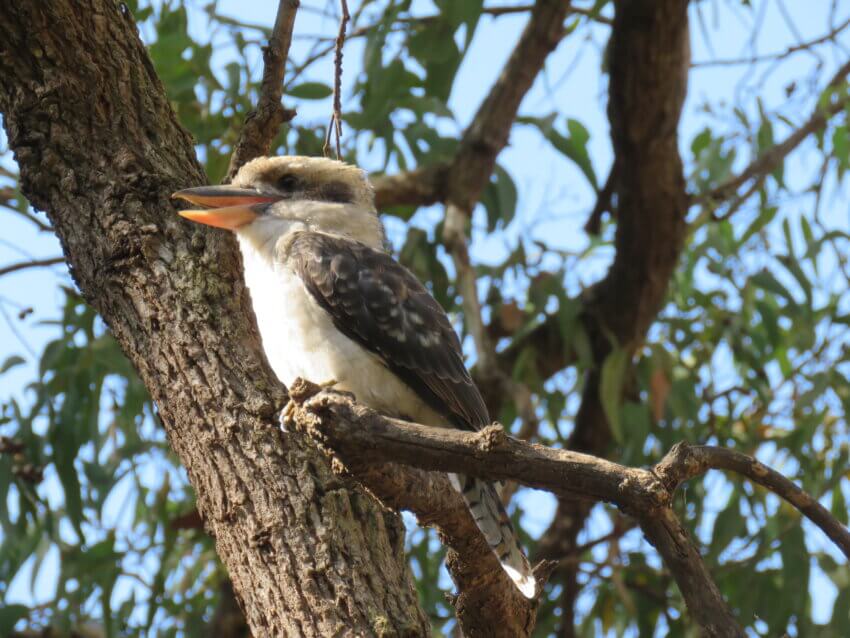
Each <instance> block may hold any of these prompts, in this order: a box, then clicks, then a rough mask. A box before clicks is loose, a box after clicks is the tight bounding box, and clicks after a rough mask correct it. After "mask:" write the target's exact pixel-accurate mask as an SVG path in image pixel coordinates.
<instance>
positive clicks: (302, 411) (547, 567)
mask: <svg viewBox="0 0 850 638" xmlns="http://www.w3.org/2000/svg"><path fill="white" fill-rule="evenodd" d="M319 390H320V388H319V387H318V386H316V385H314V384H312V383H309V382H307V381H303V380H297V381H296V382H295V383H293V384H292V387H291V388H290V397H291V401H290V403H289V404H288V405H287V406H286V408H285V409H284V411H283V413H282V414H281V424H282V426H283V428H284V430H285V431H286V432H287V436H293V435H294V434H295V431H298V432H305V433H308V434H314V433H317V432H318V431H320V430H321V429H322V427H321V425H320V421H321V420H323V419H324V417H322V418H321V419H320V418H319V417H318V416H317V408H318V411H321V409H322V408H321V407H319V406H320V405H321V404H322V402H323V401H324V400H325V399H326V398H327V399H329V400H330V401H331V402H332V403H330V404H329V406H341V407H342V409H346V410H348V411H349V413H352V411H354V410H358V411H362V413H363V414H364V417H365V418H370V417H371V416H372V415H374V416H376V417H377V418H378V419H383V417H380V416H378V415H376V414H375V413H374V412H371V411H370V410H368V409H367V408H365V407H363V406H360V405H358V404H355V403H353V402H352V400H351V399H350V398H349V397H348V396H347V395H341V394H340V393H337V392H333V391H329V392H324V393H321V394H318V392H319ZM330 409H334V408H333V407H331V408H330ZM375 443H377V440H376V441H375ZM333 466H334V469H335V471H337V472H343V471H347V472H349V473H351V474H352V475H353V476H354V477H355V478H356V479H357V480H358V481H359V482H360V483H361V484H362V485H363V486H364V487H366V488H367V489H368V490H369V492H370V493H372V494H374V495H375V496H377V497H378V498H379V499H380V500H381V501H382V502H383V503H384V504H385V505H386V506H387V507H390V508H392V509H394V510H396V511H399V510H408V511H410V512H412V513H413V514H414V515H415V516H416V517H417V520H418V522H419V524H420V525H421V526H423V527H433V528H435V529H436V530H437V531H438V533H439V534H440V537H441V540H442V541H443V542H444V544H445V545H446V546H447V547H448V548H449V552H448V555H447V557H446V564H447V566H448V567H449V573H450V574H451V576H452V578H453V579H454V581H455V584H456V585H457V589H458V591H459V592H461V594H462V595H458V596H454V597H452V599H451V600H452V604H453V605H454V606H455V611H456V615H457V618H458V621H459V622H460V624H461V627H462V629H463V631H464V635H465V636H469V637H470V638H473V637H476V636H480V637H481V638H490V637H504V638H528V637H529V636H531V633H532V630H533V629H534V622H535V619H536V613H537V606H538V602H539V601H530V600H528V599H527V598H525V597H524V596H523V595H522V594H520V593H519V591H518V590H517V589H516V587H514V586H513V584H512V583H511V582H510V580H509V579H508V577H507V575H506V574H505V573H504V570H502V569H501V568H500V566H499V564H498V562H497V561H496V558H495V557H494V555H493V552H492V550H491V549H490V548H489V546H488V545H487V543H486V541H485V540H484V537H483V536H482V535H481V533H480V532H479V531H478V528H477V526H476V524H475V521H474V520H473V519H472V516H471V514H470V513H469V508H468V507H467V505H466V503H465V502H464V501H463V499H462V498H461V497H460V495H459V494H458V493H457V492H456V491H455V490H454V489H453V488H452V487H451V484H450V483H449V480H448V478H447V477H446V476H445V474H442V473H434V472H426V471H423V470H421V469H417V468H414V467H409V466H406V465H403V464H398V463H396V459H393V458H391V457H390V456H387V457H383V458H381V459H380V460H379V459H373V458H368V457H366V456H364V457H363V462H362V463H360V462H358V460H357V458H348V459H347V461H346V463H345V466H344V467H343V465H342V464H340V463H338V462H335V463H333ZM555 565H556V563H549V562H544V563H542V564H541V565H539V566H538V568H537V569H536V570H535V573H536V576H537V579H538V582H542V583H545V582H546V580H547V578H548V575H549V572H550V571H551V569H552V568H553V567H554V566H555Z"/></svg>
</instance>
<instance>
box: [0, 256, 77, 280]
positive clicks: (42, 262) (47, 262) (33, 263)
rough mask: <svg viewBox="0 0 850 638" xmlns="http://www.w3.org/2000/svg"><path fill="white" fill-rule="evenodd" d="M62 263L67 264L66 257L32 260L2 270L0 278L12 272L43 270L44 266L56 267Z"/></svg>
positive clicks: (0, 269)
mask: <svg viewBox="0 0 850 638" xmlns="http://www.w3.org/2000/svg"><path fill="white" fill-rule="evenodd" d="M62 263H65V258H64V257H49V258H47V259H30V260H27V261H21V262H18V263H15V264H9V265H8V266H3V267H2V268H0V277H2V276H3V275H8V274H9V273H12V272H18V271H19V270H25V269H27V268H43V267H44V266H55V265H56V264H62Z"/></svg>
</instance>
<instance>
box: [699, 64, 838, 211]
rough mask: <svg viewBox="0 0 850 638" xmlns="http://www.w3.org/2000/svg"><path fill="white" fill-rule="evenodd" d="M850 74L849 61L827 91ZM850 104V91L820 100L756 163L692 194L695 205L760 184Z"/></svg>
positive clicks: (726, 197) (716, 200)
mask: <svg viewBox="0 0 850 638" xmlns="http://www.w3.org/2000/svg"><path fill="white" fill-rule="evenodd" d="M848 74H850V62H847V63H845V64H844V65H843V66H842V67H841V68H840V69H838V71H837V72H836V73H835V75H834V76H833V77H832V79H831V80H830V81H829V84H828V85H827V87H826V90H829V89H834V88H836V87H838V86H840V85H841V84H842V83H843V82H844V81H845V79H846V77H847V75H848ZM848 103H850V93H845V94H844V95H839V96H838V97H836V98H834V99H833V96H830V101H829V102H828V103H827V104H825V105H824V104H820V103H818V105H817V106H816V107H815V109H814V111H813V112H812V114H811V115H810V116H809V119H808V120H806V122H805V123H804V124H803V125H802V126H800V127H799V128H798V129H796V130H795V131H794V132H793V133H791V134H790V135H789V136H788V137H786V138H785V140H784V141H783V142H781V143H779V144H777V145H776V146H773V147H771V148H769V149H768V150H766V151H765V152H764V153H762V154H761V155H759V156H758V157H757V158H756V159H755V160H753V162H752V163H750V165H749V166H747V167H746V168H745V169H744V170H743V171H741V172H740V173H738V174H737V175H735V176H733V177H730V178H729V179H727V180H726V181H725V182H723V183H722V184H720V185H719V186H716V187H715V188H713V189H711V190H710V191H708V192H705V193H699V194H696V195H692V196H691V204H698V203H706V202H723V201H726V200H728V199H729V198H730V197H732V196H733V195H734V194H735V193H736V192H737V191H738V189H739V188H741V186H743V185H744V184H746V183H748V182H750V181H751V180H754V181H755V182H756V184H758V183H759V182H760V180H763V179H764V178H766V177H767V175H769V174H770V173H771V172H772V171H773V170H775V169H776V167H777V166H779V164H780V163H781V162H782V160H783V159H785V157H786V156H787V155H788V154H789V153H791V151H793V150H794V149H795V148H797V147H798V146H799V145H800V144H801V143H802V142H803V140H805V139H807V138H808V137H809V135H811V134H813V133H816V132H817V131H819V130H821V129H822V128H823V127H824V126H826V123H827V122H828V121H829V118H831V117H832V116H834V115H836V114H837V113H840V112H841V111H842V110H843V109H844V108H845V107H846V106H847V104H848ZM755 190H757V187H756V188H755V189H753V188H750V190H749V191H748V193H749V194H750V195H751V194H752V193H754V192H755ZM727 216H728V215H723V216H720V217H718V218H719V219H723V218H725V217H727Z"/></svg>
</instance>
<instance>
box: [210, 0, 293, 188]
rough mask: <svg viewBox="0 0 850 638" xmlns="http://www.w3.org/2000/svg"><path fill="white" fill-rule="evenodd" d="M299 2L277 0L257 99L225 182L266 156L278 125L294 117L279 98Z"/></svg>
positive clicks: (231, 158)
mask: <svg viewBox="0 0 850 638" xmlns="http://www.w3.org/2000/svg"><path fill="white" fill-rule="evenodd" d="M299 4H300V3H299V0H280V3H279V4H278V8H277V17H276V18H275V22H274V28H273V29H272V34H271V37H270V38H269V43H268V45H267V46H265V47H263V63H264V67H263V81H262V84H261V86H260V98H259V100H258V101H257V108H255V109H254V110H253V111H251V112H250V113H248V115H247V117H246V118H245V125H244V126H243V127H242V132H241V133H240V135H239V141H237V142H236V146H235V147H234V149H233V154H232V155H231V156H230V166H229V168H228V169H227V177H226V178H225V181H227V182H229V181H230V180H232V179H233V177H234V176H235V175H236V173H237V172H238V171H239V169H240V168H241V167H242V165H243V164H245V163H246V162H249V161H250V160H252V159H254V158H255V157H259V156H260V155H267V154H268V152H269V148H270V147H271V143H272V140H274V138H275V136H276V135H277V132H278V130H280V125H281V124H283V123H284V122H288V121H290V120H291V119H292V118H293V117H295V111H293V110H291V109H285V108H284V107H283V104H281V102H280V100H281V97H283V74H284V71H285V70H286V58H287V56H288V55H289V45H290V44H291V43H292V29H293V27H294V26H295V14H296V12H297V11H298V6H299Z"/></svg>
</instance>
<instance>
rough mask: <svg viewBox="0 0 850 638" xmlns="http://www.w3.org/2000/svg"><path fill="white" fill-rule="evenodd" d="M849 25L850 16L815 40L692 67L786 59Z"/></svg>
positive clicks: (695, 63)
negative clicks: (771, 51) (778, 49)
mask: <svg viewBox="0 0 850 638" xmlns="http://www.w3.org/2000/svg"><path fill="white" fill-rule="evenodd" d="M848 26H850V18H847V19H846V20H845V21H844V22H842V23H841V24H839V25H838V26H836V27H835V28H834V29H832V30H831V31H830V32H829V33H826V34H824V35H822V36H821V37H819V38H815V39H814V40H809V41H808V42H802V43H800V44H795V45H793V46H790V47H788V48H787V49H785V50H784V51H777V52H775V53H765V54H762V55H753V56H750V57H747V58H727V59H724V60H704V61H701V62H694V63H693V64H691V68H692V69H699V68H705V67H712V66H736V65H742V64H758V63H760V62H778V61H779V60H784V59H785V58H787V57H789V56H791V55H793V54H794V53H798V52H800V51H807V50H809V49H811V48H812V47H814V46H817V45H819V44H823V43H824V42H828V41H830V40H834V39H835V37H836V36H837V35H838V34H840V33H841V32H842V31H844V29H846V28H847V27H848Z"/></svg>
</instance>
